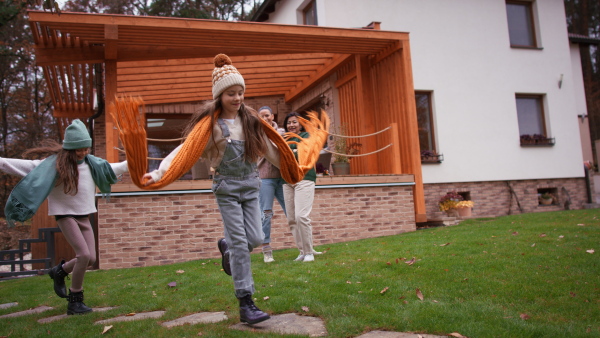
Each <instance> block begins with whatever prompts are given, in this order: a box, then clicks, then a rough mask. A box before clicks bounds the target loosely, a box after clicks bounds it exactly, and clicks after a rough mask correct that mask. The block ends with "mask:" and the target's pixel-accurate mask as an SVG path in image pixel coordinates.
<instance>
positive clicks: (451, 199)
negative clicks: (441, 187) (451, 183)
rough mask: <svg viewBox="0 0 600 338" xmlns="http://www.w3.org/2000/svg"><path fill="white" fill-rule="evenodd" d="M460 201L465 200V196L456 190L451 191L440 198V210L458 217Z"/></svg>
mask: <svg viewBox="0 0 600 338" xmlns="http://www.w3.org/2000/svg"><path fill="white" fill-rule="evenodd" d="M460 201H464V198H463V197H462V196H461V195H459V194H458V193H456V191H450V192H449V193H447V194H446V195H444V196H443V197H442V198H440V201H439V202H438V205H439V208H440V211H444V212H445V213H446V214H447V215H448V216H454V217H456V216H458V210H457V208H456V206H457V205H458V202H460Z"/></svg>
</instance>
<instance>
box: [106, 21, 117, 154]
mask: <svg viewBox="0 0 600 338" xmlns="http://www.w3.org/2000/svg"><path fill="white" fill-rule="evenodd" d="M104 38H105V39H106V43H105V46H104V48H105V49H104V57H105V61H104V67H105V74H104V79H105V83H104V87H105V90H106V92H105V100H106V102H105V107H106V108H105V109H106V116H105V121H106V131H105V136H106V160H107V161H108V162H111V163H114V162H118V161H119V151H118V150H117V148H118V146H119V133H118V131H117V129H116V128H115V123H114V121H113V119H112V109H113V106H114V103H115V97H116V95H117V43H118V40H119V27H118V26H115V25H106V26H105V28H104Z"/></svg>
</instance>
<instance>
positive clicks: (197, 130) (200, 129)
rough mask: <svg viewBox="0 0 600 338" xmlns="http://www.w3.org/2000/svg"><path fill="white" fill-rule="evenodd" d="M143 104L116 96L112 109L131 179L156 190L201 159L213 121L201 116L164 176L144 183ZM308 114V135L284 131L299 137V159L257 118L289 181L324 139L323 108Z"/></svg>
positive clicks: (309, 161)
mask: <svg viewBox="0 0 600 338" xmlns="http://www.w3.org/2000/svg"><path fill="white" fill-rule="evenodd" d="M143 105H144V103H143V100H142V99H141V98H132V97H121V98H120V97H117V98H116V100H115V104H114V107H113V109H111V113H112V117H113V120H114V121H115V122H116V124H117V128H118V129H119V137H120V139H121V142H122V144H123V147H124V148H125V154H126V156H127V166H128V167H129V173H130V175H131V179H132V181H133V183H134V184H135V185H136V186H138V187H139V188H140V189H145V190H156V189H160V188H162V187H165V186H167V185H169V184H171V183H173V182H174V181H175V180H177V179H178V178H180V177H181V176H183V175H184V174H185V173H186V172H188V171H189V170H190V169H191V168H192V166H193V165H194V164H195V163H196V162H197V161H198V160H199V159H200V156H202V154H203V153H204V149H205V148H206V144H207V143H208V140H209V139H210V136H211V134H212V125H211V123H210V117H206V118H203V119H202V120H200V121H199V122H198V123H197V124H196V125H195V126H194V128H193V130H192V131H191V132H190V133H189V135H188V136H187V138H186V139H185V141H184V142H183V145H182V147H181V149H180V150H179V152H178V153H177V155H175V158H174V159H173V161H172V162H171V165H170V167H169V169H168V170H167V171H166V172H165V174H164V175H163V177H162V178H161V179H160V180H159V181H158V182H154V183H152V184H149V185H145V183H146V182H144V181H143V178H142V177H143V176H144V174H145V173H146V172H147V171H148V160H147V158H148V147H147V142H146V129H145V128H144V126H145V121H144V119H143V117H142V116H143V115H141V114H140V107H142V108H143ZM217 114H218V112H217ZM308 116H309V120H305V119H303V118H300V119H299V120H300V123H301V124H302V126H303V127H304V129H305V130H306V131H307V132H308V133H309V134H310V137H309V138H305V139H303V138H301V137H299V136H298V135H296V134H293V133H286V138H290V137H297V138H300V139H301V141H300V142H294V143H296V144H297V152H298V161H296V157H295V156H294V153H293V152H292V150H291V149H290V147H289V146H288V144H287V142H286V140H285V139H284V138H283V137H282V136H281V135H279V133H278V132H277V131H276V130H275V129H273V127H271V126H270V125H269V124H268V123H267V122H266V121H264V120H263V119H260V121H261V122H262V126H263V130H264V131H265V134H266V135H267V137H268V138H269V139H270V140H271V141H272V142H273V143H274V144H275V146H277V148H278V150H279V156H280V167H279V169H280V171H281V177H282V178H283V179H284V180H285V181H286V182H288V183H297V182H300V181H301V180H302V179H303V178H304V176H305V175H306V173H307V172H308V171H309V170H310V169H311V168H313V167H314V166H315V163H316V162H317V160H318V159H319V152H320V151H321V148H322V147H323V144H324V143H325V141H326V139H327V135H328V133H327V128H328V127H329V117H328V116H327V114H326V113H325V112H324V111H322V112H321V119H319V118H318V117H317V114H316V113H315V112H309V113H308ZM291 142H292V141H290V143H291Z"/></svg>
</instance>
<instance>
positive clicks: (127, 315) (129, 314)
mask: <svg viewBox="0 0 600 338" xmlns="http://www.w3.org/2000/svg"><path fill="white" fill-rule="evenodd" d="M125 316H126V317H131V316H135V312H130V313H128V314H126V315H125Z"/></svg>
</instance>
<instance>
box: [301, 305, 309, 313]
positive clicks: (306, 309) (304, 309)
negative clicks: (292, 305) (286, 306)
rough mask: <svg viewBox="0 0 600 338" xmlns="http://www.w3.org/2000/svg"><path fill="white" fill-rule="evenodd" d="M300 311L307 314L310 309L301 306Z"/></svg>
mask: <svg viewBox="0 0 600 338" xmlns="http://www.w3.org/2000/svg"><path fill="white" fill-rule="evenodd" d="M302 311H304V312H308V311H310V309H309V308H308V306H303V307H302Z"/></svg>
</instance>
